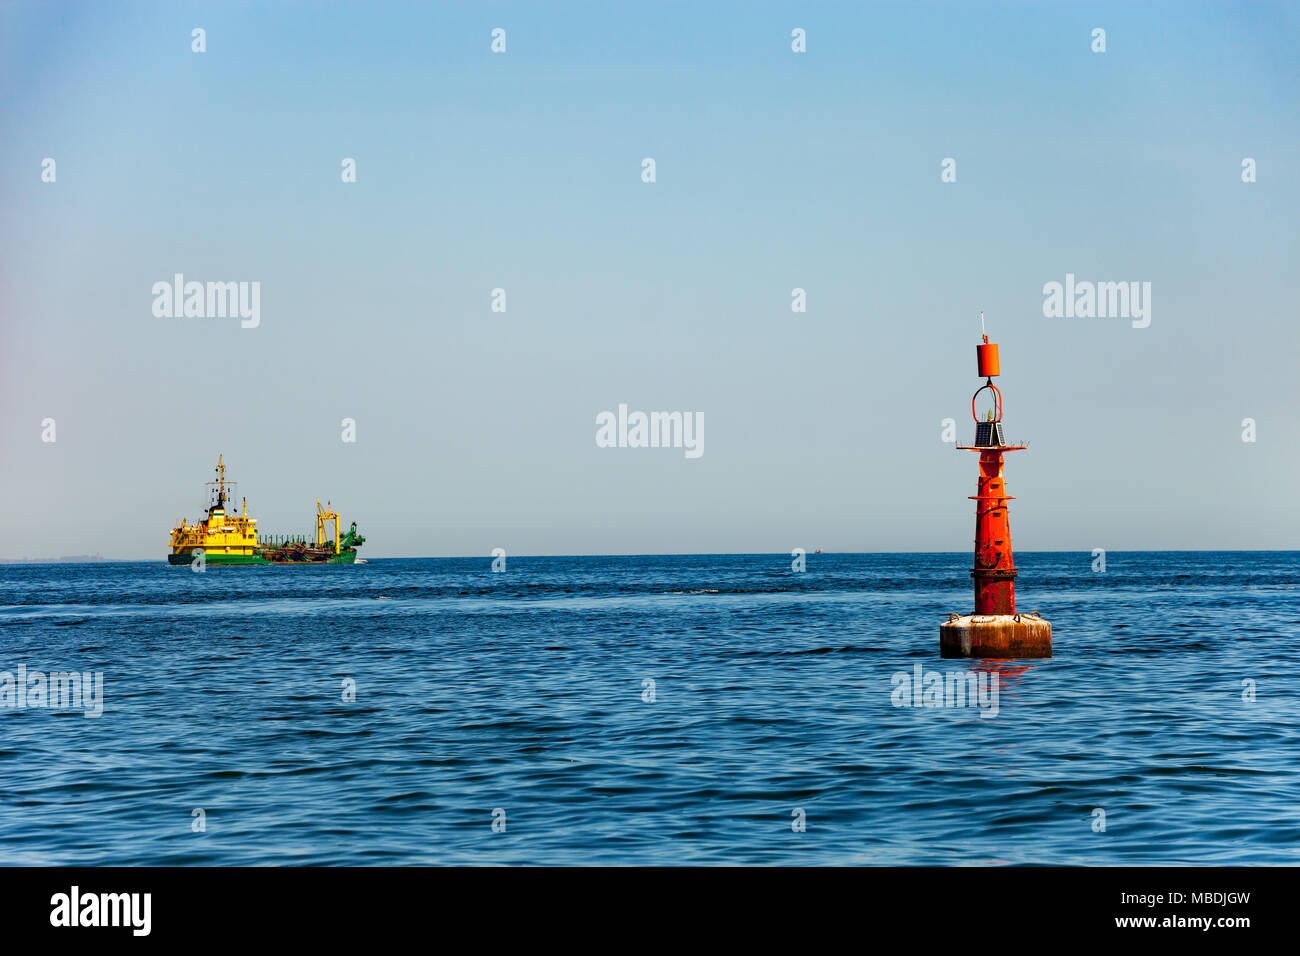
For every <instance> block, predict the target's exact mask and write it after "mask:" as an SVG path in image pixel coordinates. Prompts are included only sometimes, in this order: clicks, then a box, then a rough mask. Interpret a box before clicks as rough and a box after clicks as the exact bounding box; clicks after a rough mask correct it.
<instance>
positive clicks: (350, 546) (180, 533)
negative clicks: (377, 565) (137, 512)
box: [167, 455, 366, 564]
mask: <svg viewBox="0 0 1300 956" xmlns="http://www.w3.org/2000/svg"><path fill="white" fill-rule="evenodd" d="M216 471H217V480H216V481H209V482H207V488H208V492H209V501H210V502H211V504H210V505H209V506H208V510H207V517H206V518H204V519H201V520H200V521H199V522H198V523H197V524H189V523H188V522H187V521H186V519H184V518H182V519H181V520H180V521H178V522H177V523H176V527H175V528H173V529H172V537H171V553H170V554H168V555H167V561H168V563H169V564H191V563H193V561H194V556H195V554H196V553H198V552H200V551H201V552H203V560H204V562H205V563H206V564H353V563H355V562H356V560H357V548H359V547H361V545H363V544H365V541H366V539H365V538H364V537H362V536H361V535H360V534H358V533H357V523H356V522H355V521H354V522H352V527H351V529H349V531H348V532H347V533H346V534H344V535H342V536H340V535H339V515H338V513H337V512H335V511H331V510H330V509H329V507H328V506H326V507H325V508H322V507H321V503H320V499H317V500H316V540H315V541H314V542H309V541H307V540H306V537H305V536H301V535H300V536H294V535H280V536H275V537H272V538H269V539H263V540H261V541H259V540H258V536H257V519H256V518H250V517H248V499H247V498H245V499H244V501H243V507H242V508H241V510H240V511H238V512H233V513H230V514H227V513H226V503H227V502H228V501H229V500H230V499H231V498H233V497H234V489H235V486H236V483H235V482H233V481H226V463H225V461H224V460H223V459H222V457H221V456H220V455H218V456H217V468H216ZM330 521H332V522H334V537H333V538H330V539H326V537H325V526H326V524H327V523H328V522H330ZM362 563H364V562H362Z"/></svg>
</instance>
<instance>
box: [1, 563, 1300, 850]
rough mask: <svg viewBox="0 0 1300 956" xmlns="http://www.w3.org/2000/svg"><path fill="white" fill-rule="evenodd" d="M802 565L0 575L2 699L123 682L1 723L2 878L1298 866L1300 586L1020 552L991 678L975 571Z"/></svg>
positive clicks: (1218, 570)
mask: <svg viewBox="0 0 1300 956" xmlns="http://www.w3.org/2000/svg"><path fill="white" fill-rule="evenodd" d="M807 560H808V570H807V572H806V573H803V574H795V573H792V571H791V569H790V561H791V559H790V557H789V556H781V555H773V556H761V555H744V556H739V555H720V556H719V555H715V556H699V555H694V556H671V557H669V556H663V557H660V556H655V557H592V558H510V559H509V567H508V570H507V571H506V572H505V573H504V574H494V573H492V572H491V571H490V559H487V558H484V559H475V560H434V559H429V560H389V561H384V560H376V561H372V562H370V563H368V564H365V565H358V566H354V567H345V566H332V567H302V566H298V567H254V568H213V567H209V569H208V570H207V572H205V573H203V574H196V573H192V572H191V571H190V570H189V569H187V568H184V567H180V568H172V567H169V566H167V565H165V564H146V563H139V564H99V565H34V566H6V567H0V671H8V672H10V673H16V672H17V668H18V667H19V665H23V666H25V667H26V669H27V671H28V672H29V673H30V672H33V671H45V672H49V671H69V670H77V671H102V672H103V679H104V701H103V714H102V716H100V717H98V718H87V717H85V716H83V714H82V712H81V711H80V710H71V709H67V710H52V709H37V708H30V707H29V708H26V709H17V708H14V707H9V708H4V709H0V774H2V775H3V780H4V787H3V791H0V862H3V863H8V864H14V863H35V864H47V863H58V864H188V863H195V864H256V863H274V864H295V863H312V864H372V863H417V864H437V863H461V864H463V863H547V864H572V863H588V862H590V863H608V864H624V863H626V864H678V863H688V864H709V863H764V864H815V863H832V864H968V863H1089V864H1096V863H1120V864H1134V863H1138V864H1142V863H1202V864H1209V863H1215V864H1251V863H1292V864H1295V863H1300V733H1298V730H1300V706H1298V705H1297V700H1298V699H1300V697H1298V691H1300V665H1298V664H1297V657H1298V656H1300V655H1298V654H1297V638H1298V637H1300V553H1297V552H1285V553H1211V552H1197V553H1149V552H1148V553H1132V554H1121V553H1116V552H1111V553H1109V554H1108V555H1107V556H1106V561H1107V568H1106V571H1105V572H1104V573H1096V572H1093V571H1092V557H1091V555H1089V554H1086V553H1083V554H1075V553H1071V554H1062V553H1053V554H1019V555H1017V564H1018V565H1019V567H1020V570H1021V576H1020V579H1019V581H1018V603H1019V605H1020V608H1021V610H1024V611H1033V610H1037V611H1040V612H1042V614H1043V615H1044V616H1045V617H1047V618H1048V619H1049V620H1050V621H1051V622H1052V624H1053V629H1054V631H1053V636H1054V641H1055V651H1056V656H1055V657H1054V658H1053V659H1051V660H1045V661H1018V662H984V663H971V662H964V661H944V660H941V659H940V658H939V654H938V650H939V641H938V625H939V623H940V621H942V620H944V619H945V617H946V615H947V613H948V612H951V611H964V612H965V611H969V608H970V601H971V598H970V579H969V572H968V568H969V561H970V558H969V556H968V555H957V554H953V555H819V554H812V555H809V556H808V559H807ZM917 664H919V665H921V667H922V669H923V673H924V674H929V673H930V672H931V671H934V672H937V673H939V674H940V675H948V674H960V673H965V672H967V671H969V670H971V669H982V670H983V671H984V672H985V673H988V674H994V673H995V674H997V676H998V687H999V697H998V702H997V703H998V706H997V712H996V716H990V717H981V716H980V714H981V712H983V713H985V714H988V713H990V712H991V708H989V707H985V708H983V711H981V708H979V707H974V708H972V707H943V708H938V707H928V708H927V707H903V706H895V704H896V702H898V701H899V698H900V697H901V695H898V694H895V693H894V690H895V683H894V681H893V675H895V674H898V673H906V674H909V675H910V674H913V673H915V671H914V667H915V665H917ZM2 679H3V675H2V674H0V680H2ZM347 680H352V681H355V685H356V700H355V701H345V700H344V684H345V681H347ZM648 680H653V681H654V684H653V697H654V699H653V701H647V700H646V699H644V698H645V697H648V696H649V689H650V688H649V685H648V684H647V683H646V682H647V681H648ZM1247 681H1253V682H1254V684H1253V685H1251V684H1248V683H1243V682H1247ZM1252 686H1253V689H1254V695H1255V699H1254V700H1253V701H1249V700H1245V699H1243V698H1244V697H1245V696H1249V694H1248V693H1247V691H1248V690H1249V689H1250V688H1251V687H1252ZM196 809H202V810H203V812H204V814H205V819H206V830H205V831H203V832H194V829H193V825H192V821H194V820H196V819H197V817H195V815H194V811H195V810H196ZM497 809H500V810H502V811H504V817H505V831H504V832H494V830H493V827H492V823H493V811H494V810H497ZM1097 809H1101V810H1104V812H1105V830H1104V832H1096V830H1095V828H1096V827H1097V826H1098V825H1099V822H1100V819H1101V818H1100V817H1099V816H1098V815H1097V814H1096V813H1095V810H1097ZM798 810H802V812H803V814H804V815H805V817H806V826H807V829H806V832H795V830H794V829H793V828H792V825H791V824H792V821H795V820H797V819H798V817H797V813H796V811H798ZM498 817H499V815H498Z"/></svg>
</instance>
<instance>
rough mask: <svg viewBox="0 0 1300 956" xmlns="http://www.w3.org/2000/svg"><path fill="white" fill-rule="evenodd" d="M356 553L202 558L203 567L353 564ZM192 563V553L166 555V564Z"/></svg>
mask: <svg viewBox="0 0 1300 956" xmlns="http://www.w3.org/2000/svg"><path fill="white" fill-rule="evenodd" d="M356 560H357V553H356V552H355V551H344V552H342V553H340V554H332V555H330V556H329V557H328V558H325V559H323V560H319V561H317V560H313V559H311V558H304V559H303V560H301V561H294V560H290V559H287V558H286V559H284V560H280V559H276V560H272V559H270V558H264V557H262V556H261V555H260V554H212V553H211V552H209V553H208V554H206V555H205V556H204V564H205V565H213V566H219V565H250V564H355V563H356ZM193 562H194V554H193V552H182V553H181V554H169V555H167V563H168V564H175V565H181V564H186V565H188V564H192V563H193Z"/></svg>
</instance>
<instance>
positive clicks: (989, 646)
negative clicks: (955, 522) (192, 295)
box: [939, 312, 1052, 657]
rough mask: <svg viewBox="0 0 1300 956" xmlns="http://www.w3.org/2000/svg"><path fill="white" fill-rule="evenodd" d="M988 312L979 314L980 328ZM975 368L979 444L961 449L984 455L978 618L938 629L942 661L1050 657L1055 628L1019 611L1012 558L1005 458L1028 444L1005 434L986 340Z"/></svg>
mask: <svg viewBox="0 0 1300 956" xmlns="http://www.w3.org/2000/svg"><path fill="white" fill-rule="evenodd" d="M983 325H984V313H983V312H981V313H980V326H981V329H982V328H983ZM975 358H976V365H977V368H978V369H979V374H980V376H981V377H982V378H984V379H985V383H984V384H983V385H981V386H980V387H979V388H978V389H976V390H975V394H974V395H973V396H971V401H970V406H971V417H973V418H974V419H975V444H973V445H958V446H957V447H958V448H960V449H963V450H966V451H977V452H979V453H980V477H979V484H978V486H977V493H976V494H974V495H972V496H971V497H972V498H973V500H974V501H975V566H974V568H973V569H972V570H971V577H972V578H973V579H974V581H975V613H974V614H967V615H960V614H953V615H951V616H950V617H949V618H948V620H947V621H945V622H944V623H943V624H940V625H939V653H940V655H941V656H942V657H1051V656H1052V625H1051V624H1049V623H1048V622H1047V621H1045V620H1043V619H1042V618H1041V617H1039V616H1038V614H1036V613H1035V614H1018V613H1017V612H1016V583H1015V582H1016V567H1015V562H1014V560H1013V558H1012V554H1011V524H1010V521H1009V520H1008V516H1007V502H1008V501H1011V500H1013V499H1012V497H1011V496H1010V495H1008V494H1007V493H1006V487H1005V486H1004V484H1003V482H1002V455H1003V453H1004V452H1009V451H1021V450H1023V449H1024V448H1025V447H1026V446H1025V445H1008V444H1007V443H1006V439H1005V438H1004V437H1003V434H1002V392H1001V390H1000V389H999V388H998V387H997V386H996V385H994V384H993V378H994V376H996V375H998V374H999V372H1000V368H999V365H998V347H997V344H996V343H991V342H989V337H988V336H987V335H985V336H984V343H983V344H982V345H977V346H975ZM985 390H988V391H989V392H990V393H991V396H990V397H991V398H992V401H993V408H992V409H991V410H990V411H989V412H988V414H987V415H986V416H985V418H984V419H983V420H981V419H980V417H979V414H978V413H977V412H976V410H975V402H976V400H977V399H978V398H979V396H980V392H983V391H985Z"/></svg>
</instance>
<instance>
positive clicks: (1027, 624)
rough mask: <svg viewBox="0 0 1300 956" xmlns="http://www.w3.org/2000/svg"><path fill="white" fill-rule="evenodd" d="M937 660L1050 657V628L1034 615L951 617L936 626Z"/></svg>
mask: <svg viewBox="0 0 1300 956" xmlns="http://www.w3.org/2000/svg"><path fill="white" fill-rule="evenodd" d="M939 656H940V657H1051V656H1052V625H1051V624H1049V623H1048V622H1047V621H1045V620H1043V619H1042V618H1041V617H1039V616H1038V615H1037V614H966V615H962V614H954V615H952V616H951V617H949V618H948V620H947V621H945V622H944V623H942V624H940V625H939Z"/></svg>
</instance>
